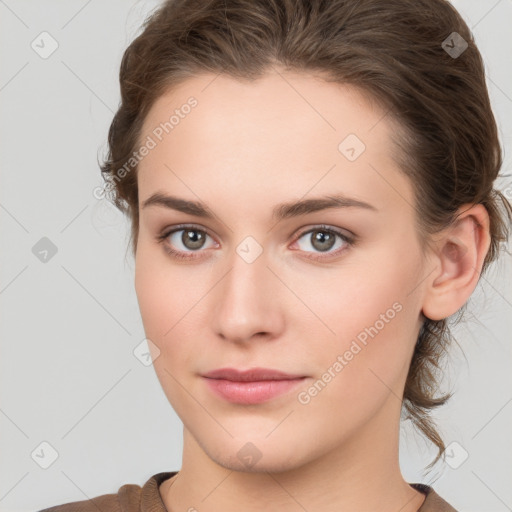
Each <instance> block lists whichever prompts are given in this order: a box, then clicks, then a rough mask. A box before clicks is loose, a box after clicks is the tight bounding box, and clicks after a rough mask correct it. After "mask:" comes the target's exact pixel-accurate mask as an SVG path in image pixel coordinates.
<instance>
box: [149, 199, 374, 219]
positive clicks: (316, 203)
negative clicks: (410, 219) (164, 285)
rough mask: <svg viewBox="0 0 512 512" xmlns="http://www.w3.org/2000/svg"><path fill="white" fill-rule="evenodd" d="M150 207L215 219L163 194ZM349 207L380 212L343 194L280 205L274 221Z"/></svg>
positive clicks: (200, 206)
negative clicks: (159, 207)
mask: <svg viewBox="0 0 512 512" xmlns="http://www.w3.org/2000/svg"><path fill="white" fill-rule="evenodd" d="M149 206H161V207H164V208H169V209H172V210H177V211H179V212H183V213H187V214H189V215H194V216H196V217H202V218H205V219H213V218H214V215H213V214H212V213H211V211H210V210H209V208H208V207H207V206H206V205H204V204H203V203H201V202H199V201H189V200H187V199H181V198H179V197H174V196H169V195H166V194H162V193H161V192H156V193H154V194H153V195H151V196H150V197H149V198H148V199H146V200H145V201H144V202H143V203H142V208H147V207H149ZM349 207H355V208H363V209H366V210H371V211H375V212H377V211H378V210H377V208H375V206H373V205H371V204H369V203H365V202H364V201H360V200H358V199H354V198H351V197H346V196H344V195H342V194H334V195H328V196H323V197H316V198H311V199H302V200H299V201H291V202H288V203H283V204H279V205H277V206H275V207H274V208H273V210H272V219H274V220H278V221H280V220H284V219H288V218H291V217H298V216H300V215H306V214H308V213H313V212H317V211H320V210H326V209H329V208H349Z"/></svg>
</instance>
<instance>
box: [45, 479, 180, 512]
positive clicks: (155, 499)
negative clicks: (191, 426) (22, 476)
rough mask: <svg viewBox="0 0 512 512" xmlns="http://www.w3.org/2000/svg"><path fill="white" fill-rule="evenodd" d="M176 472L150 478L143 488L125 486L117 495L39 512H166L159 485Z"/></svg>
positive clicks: (102, 496) (103, 496) (130, 485)
mask: <svg viewBox="0 0 512 512" xmlns="http://www.w3.org/2000/svg"><path fill="white" fill-rule="evenodd" d="M175 474H176V472H163V473H157V474H156V475H153V476H151V477H150V478H149V480H147V481H146V483H145V484H144V485H143V486H142V487H141V486H140V485H136V484H125V485H123V486H121V487H120V488H119V490H118V491H117V493H111V494H102V495H101V496H96V497H94V498H90V499H86V500H81V501H73V502H71V503H63V504H60V505H55V506H52V507H49V508H45V509H42V510H40V511H39V512H98V511H101V512H140V510H154V512H160V510H162V511H165V507H164V506H163V502H162V498H161V496H160V492H159V489H158V487H159V485H160V484H161V483H162V482H163V481H164V480H167V479H168V478H171V476H173V475H175Z"/></svg>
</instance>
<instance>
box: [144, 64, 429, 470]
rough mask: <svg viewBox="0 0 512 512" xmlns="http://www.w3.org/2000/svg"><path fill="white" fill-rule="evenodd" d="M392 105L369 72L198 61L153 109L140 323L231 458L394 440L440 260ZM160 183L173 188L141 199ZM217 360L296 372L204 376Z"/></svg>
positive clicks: (212, 453) (202, 425)
mask: <svg viewBox="0 0 512 512" xmlns="http://www.w3.org/2000/svg"><path fill="white" fill-rule="evenodd" d="M191 97H193V98H192V99H191ZM172 116H173V117H172ZM166 123H167V124H166ZM388 123H389V119H388V118H387V117H386V116H385V112H383V111H381V110H379V109H377V108H376V107H373V106H372V105H371V104H369V103H368V102H367V101H366V100H365V99H364V98H363V97H362V96H360V95H359V93H358V92H357V90H355V89H353V88H350V87H348V86H340V85H336V84H333V83H327V82H324V81H321V80H319V79H315V78H313V77H311V76H309V75H306V74H292V73H289V72H284V71H283V72H282V73H281V74H277V73H276V74H274V73H272V74H268V75H266V76H265V78H263V79H261V80H259V81H257V82H253V83H249V82H247V83H241V82H238V81H236V80H234V79H232V78H228V77H227V76H224V75H220V76H217V77H216V76H215V75H202V76H199V77H196V78H194V79H190V80H188V81H187V82H185V83H184V84H182V85H181V86H180V87H179V88H177V89H175V90H173V91H172V92H169V93H168V94H166V95H164V96H161V97H160V98H159V100H158V101H157V102H156V103H155V104H154V106H153V108H152V109H151V111H150V112H149V114H148V116H147V118H146V120H145V123H144V127H143V131H142V134H141V137H140V140H141V141H142V144H143V145H145V146H146V150H142V151H139V154H140V155H144V156H143V158H142V160H141V161H140V163H139V169H138V186H139V209H140V230H139V238H138V248H137V254H136V275H135V286H136V293H137V297H138V302H139V306H140V310H141V315H142V320H143V324H144V329H145V332H146V336H147V338H149V340H151V342H152V344H153V345H152V344H150V347H151V348H152V354H153V357H154V367H155V369H156V372H157V375H158V378H159V380H160V382H161V384H162V387H163V390H164V392H165V394H166V396H167V398H168V400H169V402H170V403H171V404H172V406H173V408H174V409H175V411H176V412H177V414H178V415H179V417H180V418H181V420H182V421H183V423H184V426H185V429H186V431H188V432H189V433H190V434H191V435H192V437H191V438H190V439H192V438H193V439H194V442H195V443H196V444H197V446H200V447H201V449H202V450H203V451H204V453H206V454H207V455H208V456H209V457H210V458H211V459H212V460H213V461H215V462H216V463H218V464H220V465H222V466H224V467H227V468H230V469H238V470H249V471H260V470H267V471H279V470H286V469H292V468H295V467H299V466H301V465H303V464H305V463H307V462H311V461H313V460H315V459H317V458H318V457H321V456H324V455H327V454H328V453H329V454H335V453H341V451H338V450H343V448H344V447H345V448H346V447H348V446H351V447H354V446H357V447H358V448H357V450H355V451H354V454H355V453H360V450H361V449H363V450H373V446H372V443H376V444H375V446H381V445H382V444H383V443H385V442H386V441H387V440H389V442H390V443H394V442H395V440H396V437H397V429H398V426H399V417H400V408H401V397H402V395H403V389H404V384H405V379H406V376H407V371H408V368H409V364H410V361H411V357H412V354H413V348H414V344H415V342H416V338H417V334H418V330H419V328H420V325H421V317H420V314H421V308H422V300H423V296H424V286H423V282H424V281H423V280H424V278H425V277H426V276H427V275H428V273H429V270H431V269H429V268H428V267H427V262H426V260H425V259H424V258H423V256H422V253H421V251H420V246H419V240H418V237H417V234H416V231H415V224H414V210H413V208H412V204H413V202H414V200H413V191H412V187H411V184H410V182H409V181H408V179H407V178H406V177H404V176H403V175H402V174H401V173H400V172H399V171H398V168H397V165H396V163H395V162H394V161H393V160H392V158H391V151H392V147H391V138H390V137H391V133H392V127H391V125H390V124H388ZM141 147H142V146H141ZM155 194H159V195H160V197H164V196H172V197H173V198H176V201H174V202H172V201H170V200H169V201H167V203H166V204H167V205H165V201H157V200H153V201H150V202H149V203H148V204H147V205H145V203H146V202H147V201H148V199H150V198H151V197H152V196H154V195H155ZM337 196H344V197H345V198H347V201H346V202H345V203H344V202H343V201H341V200H340V201H338V202H337V203H336V202H335V201H331V199H332V198H334V197H337ZM320 199H323V200H326V203H325V204H323V205H322V204H319V203H313V202H312V201H313V200H316V201H318V200H320ZM178 200H179V201H178ZM327 201H328V202H329V205H330V207H325V206H326V204H327ZM351 201H352V202H354V203H353V204H351ZM355 201H358V202H360V203H365V204H366V206H364V205H361V204H359V203H357V204H356V203H355ZM188 202H193V203H197V205H196V206H195V207H194V208H191V207H190V205H189V206H187V208H185V206H186V205H188ZM294 203H300V204H302V203H303V205H302V206H295V207H292V206H291V205H293V204H294ZM198 205H200V206H198ZM315 205H316V206H315ZM333 205H334V206H335V207H333ZM171 206H174V207H173V208H172V207H171ZM322 206H323V208H320V207H322ZM204 212H206V214H208V215H209V216H207V215H205V214H204ZM171 231H174V232H173V233H171ZM165 235H167V236H165ZM161 236H163V238H162V239H161V240H160V241H159V240H158V238H159V237H161ZM168 249H172V250H173V251H177V254H172V253H169V252H168ZM222 368H234V369H238V370H240V371H244V370H247V369H251V368H267V369H272V370H278V371H280V372H285V373H287V374H292V375H294V376H298V377H300V378H297V379H294V380H292V381H288V382H284V381H282V380H281V381H278V382H274V383H273V384H269V383H268V382H267V383H265V382H263V383H262V382H260V383H259V384H258V383H254V382H253V383H247V382H246V383H238V384H237V383H233V382H231V383H230V382H226V380H216V381H215V380H214V379H209V378H206V377H204V375H205V374H206V373H208V372H212V371H213V370H217V369H222ZM252 379H253V380H254V379H260V380H265V376H264V375H260V376H253V378H252ZM222 390H224V393H225V394H222ZM370 440H371V441H370ZM357 443H359V444H357ZM358 450H359V451H358ZM344 452H345V455H346V454H347V450H344ZM348 453H352V452H348ZM253 464H256V465H255V466H254V469H252V467H253Z"/></svg>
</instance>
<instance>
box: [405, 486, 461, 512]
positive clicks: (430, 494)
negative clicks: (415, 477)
mask: <svg viewBox="0 0 512 512" xmlns="http://www.w3.org/2000/svg"><path fill="white" fill-rule="evenodd" d="M409 485H412V486H413V487H414V488H415V489H416V490H418V491H420V492H422V493H423V494H425V495H426V498H425V501H424V502H423V504H422V505H421V507H420V508H419V509H418V512H457V509H455V508H453V507H452V506H451V505H450V504H449V503H448V502H447V501H446V500H444V499H443V498H442V497H441V496H439V494H437V493H436V491H435V490H434V489H433V488H432V487H430V486H429V485H426V484H418V483H414V484H409Z"/></svg>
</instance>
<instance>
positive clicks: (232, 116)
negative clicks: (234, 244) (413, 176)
mask: <svg viewBox="0 0 512 512" xmlns="http://www.w3.org/2000/svg"><path fill="white" fill-rule="evenodd" d="M192 105H193V106H192ZM391 121H392V120H391V119H390V118H389V117H387V116H386V111H384V110H383V109H381V108H380V107H379V106H378V105H377V103H376V102H371V101H369V98H368V97H367V96H365V95H363V94H362V93H361V92H360V91H359V90H358V89H357V88H355V87H353V86H349V85H346V84H337V83H333V82H326V81H325V80H322V79H321V78H319V77H318V76H313V75H309V74H305V73H290V72H284V71H279V72H273V73H268V74H266V75H265V76H264V77H262V78H260V79H258V80H256V81H252V82H249V81H240V80H237V79H234V78H232V77H229V76H226V75H222V74H221V75H214V74H204V75H199V76H195V77H193V78H190V79H188V80H186V81H185V82H183V83H182V84H180V85H179V86H178V87H176V88H174V89H172V90H169V91H167V92H166V93H165V94H163V95H161V96H160V97H159V98H158V100H157V101H156V102H155V103H154V105H153V106H152V108H151V110H150V112H149V113H148V115H147V117H146V119H145V122H144V125H143V129H142V131H141V136H140V140H141V141H144V140H148V138H151V139H152V140H153V142H154V148H153V149H152V150H151V151H150V152H149V154H147V156H145V157H144V159H143V160H142V161H141V162H140V164H139V186H140V188H141V195H144V192H145V191H146V189H147V194H146V195H148V194H149V193H151V192H153V191H154V189H155V188H157V187H158V188H160V189H164V190H165V189H172V188H174V187H179V188H180V190H183V191H184V192H185V191H186V188H183V185H184V183H183V180H181V179H180V178H184V179H186V181H187V183H189V184H191V185H192V184H193V186H194V189H195V191H197V192H198V194H199V192H201V193H202V195H203V196H208V192H209V191H211V185H212V184H215V186H217V185H218V184H220V183H222V184H223V186H224V190H225V191H226V193H229V192H230V191H231V192H234V193H235V192H236V193H238V194H243V193H244V191H246V192H247V193H251V196H252V197H254V194H255V191H256V190H259V191H261V193H262V194H264V195H265V197H269V196H272V195H276V194H277V192H278V191H280V198H282V196H283V194H284V192H286V193H287V194H286V195H287V196H289V197H297V196H298V197H302V196H304V195H305V194H306V193H308V190H312V189H313V188H314V190H312V192H315V193H325V192H329V191H330V190H334V189H336V191H340V192H344V193H347V194H349V193H351V194H352V195H354V196H359V197H360V198H361V199H363V196H364V199H365V200H366V199H367V200H370V199H371V198H373V200H374V203H375V202H377V203H379V202H380V203H384V202H386V201H389V200H391V199H395V200H396V199H397V197H396V194H399V195H402V196H403V198H404V199H405V200H406V201H407V200H411V201H412V195H411V194H412V191H411V190H410V185H409V183H407V179H406V178H405V177H404V176H402V175H401V174H400V173H398V172H397V164H396V162H395V161H394V160H393V158H392V150H391V149H392V147H391V146H392V141H391V134H392V125H391ZM178 181H182V183H178ZM150 189H151V190H150ZM187 194H188V195H190V191H188V193H187ZM199 195H201V194H199ZM393 195H395V197H394V198H393ZM405 196H408V197H405ZM381 205H383V204H381Z"/></svg>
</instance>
